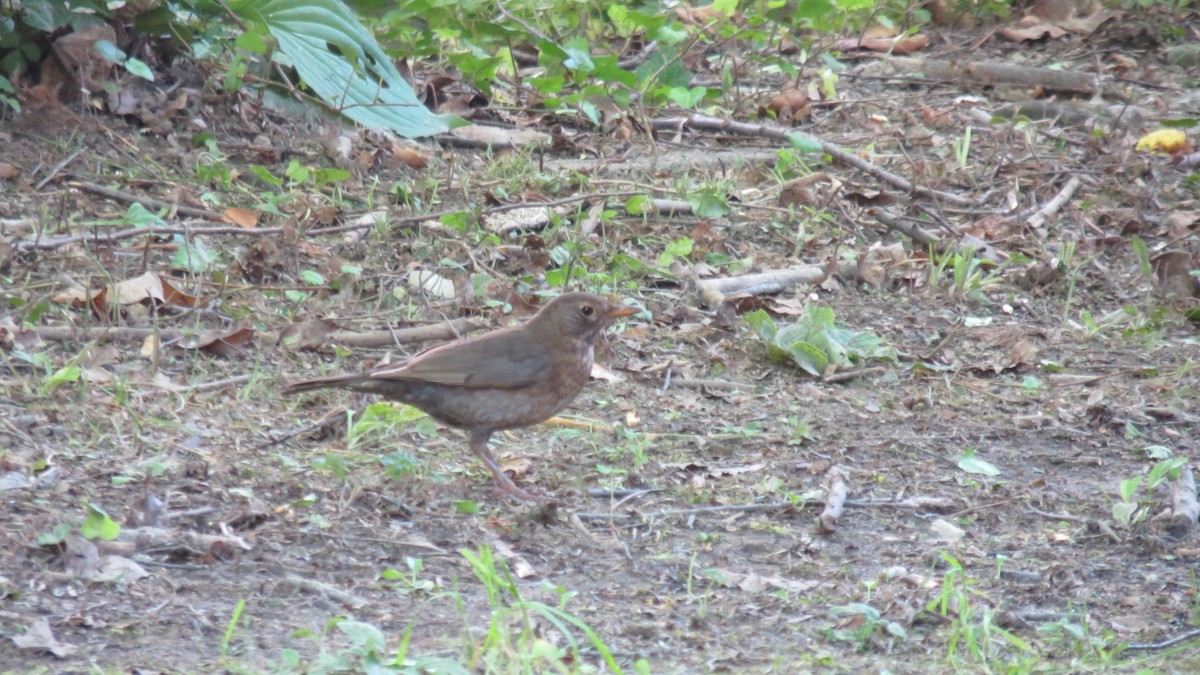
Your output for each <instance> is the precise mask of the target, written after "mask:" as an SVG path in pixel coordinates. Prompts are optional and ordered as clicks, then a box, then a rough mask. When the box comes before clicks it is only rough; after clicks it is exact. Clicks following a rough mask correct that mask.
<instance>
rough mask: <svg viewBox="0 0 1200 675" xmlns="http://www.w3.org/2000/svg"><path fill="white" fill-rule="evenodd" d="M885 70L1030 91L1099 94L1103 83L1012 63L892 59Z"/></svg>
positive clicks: (1089, 75) (1091, 77) (884, 64)
mask: <svg viewBox="0 0 1200 675" xmlns="http://www.w3.org/2000/svg"><path fill="white" fill-rule="evenodd" d="M880 64H881V67H882V68H883V69H884V70H890V71H891V72H911V73H920V75H921V77H922V78H923V79H926V80H931V79H932V80H945V81H948V82H955V83H959V84H961V83H963V82H974V83H975V84H979V85H995V84H1012V85H1016V86H1018V87H1023V88H1027V89H1034V88H1039V87H1040V88H1042V89H1049V90H1052V91H1064V92H1071V93H1078V94H1095V93H1096V92H1097V91H1098V90H1099V83H1098V82H1097V81H1096V76H1095V75H1093V74H1092V73H1080V72H1075V71H1070V70H1054V69H1052V68H1033V67H1030V66H1014V65H1012V64H1010V63H991V62H986V61H983V62H971V61H966V62H964V61H942V60H939V59H919V58H909V57H902V56H892V57H889V58H887V59H884V60H881V61H880Z"/></svg>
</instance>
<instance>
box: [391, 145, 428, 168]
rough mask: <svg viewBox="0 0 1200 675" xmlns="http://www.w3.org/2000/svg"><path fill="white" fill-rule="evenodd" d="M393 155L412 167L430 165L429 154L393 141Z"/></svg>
mask: <svg viewBox="0 0 1200 675" xmlns="http://www.w3.org/2000/svg"><path fill="white" fill-rule="evenodd" d="M392 157H394V158H396V159H397V160H398V161H400V162H403V163H404V165H405V166H407V167H408V168H410V169H424V168H425V167H427V166H429V155H427V154H425V153H423V152H421V151H420V150H417V149H416V148H410V147H406V146H403V145H400V144H399V143H392Z"/></svg>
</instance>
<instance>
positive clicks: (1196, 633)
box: [1125, 628, 1200, 651]
mask: <svg viewBox="0 0 1200 675" xmlns="http://www.w3.org/2000/svg"><path fill="white" fill-rule="evenodd" d="M1195 637H1200V628H1198V629H1196V630H1189V631H1188V632H1186V633H1181V634H1179V635H1176V636H1175V637H1173V638H1170V639H1167V640H1163V641H1162V642H1135V643H1133V644H1130V645H1125V651H1149V650H1155V649H1166V648H1167V647H1171V646H1173V645H1177V644H1179V643H1180V642H1183V641H1185V640H1191V639H1192V638H1195Z"/></svg>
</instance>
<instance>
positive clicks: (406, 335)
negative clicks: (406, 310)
mask: <svg viewBox="0 0 1200 675" xmlns="http://www.w3.org/2000/svg"><path fill="white" fill-rule="evenodd" d="M482 327H483V324H481V323H479V322H477V321H475V320H473V319H469V318H462V319H453V320H451V321H446V322H444V323H432V324H427V325H424V326H413V327H411V328H400V329H397V330H394V331H389V330H374V331H369V332H366V333H351V332H348V331H335V332H333V333H330V334H329V336H328V338H327V340H326V343H337V344H342V345H346V346H349V347H388V346H392V345H396V344H408V343H412V342H424V341H426V340H449V339H452V338H456V337H458V336H459V335H461V334H462V333H465V332H469V331H472V330H476V329H478V328H482ZM30 330H32V331H33V332H34V333H35V334H37V336H38V337H40V338H42V339H43V340H57V341H60V342H68V341H72V340H77V341H78V340H99V341H105V340H144V339H146V338H147V337H150V336H152V335H155V334H156V331H155V330H154V329H153V328H132V327H129V326H111V327H103V326H101V327H94V328H83V327H73V326H36V327H34V328H31V329H30ZM191 334H194V333H192V332H187V333H185V332H184V331H181V330H178V329H170V328H168V329H165V330H159V331H157V335H158V336H159V338H160V339H161V340H162V341H163V342H169V341H173V340H179V339H181V338H183V337H184V336H185V335H191ZM260 335H261V336H262V337H263V339H264V340H265V341H266V342H267V343H269V344H274V343H277V342H279V333H276V332H274V331H264V332H263V333H261V334H260Z"/></svg>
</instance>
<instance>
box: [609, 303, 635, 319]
mask: <svg viewBox="0 0 1200 675" xmlns="http://www.w3.org/2000/svg"><path fill="white" fill-rule="evenodd" d="M640 311H642V310H640V309H638V308H637V307H628V306H626V305H618V306H616V307H613V308H612V309H610V310H609V311H608V318H609V319H619V318H621V317H623V316H633V315H634V314H637V313H638V312H640Z"/></svg>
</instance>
